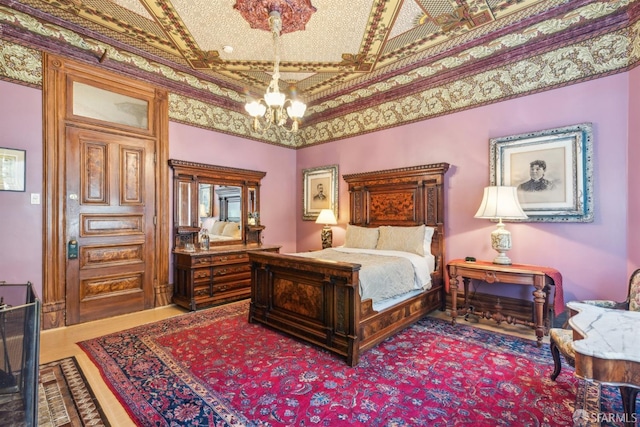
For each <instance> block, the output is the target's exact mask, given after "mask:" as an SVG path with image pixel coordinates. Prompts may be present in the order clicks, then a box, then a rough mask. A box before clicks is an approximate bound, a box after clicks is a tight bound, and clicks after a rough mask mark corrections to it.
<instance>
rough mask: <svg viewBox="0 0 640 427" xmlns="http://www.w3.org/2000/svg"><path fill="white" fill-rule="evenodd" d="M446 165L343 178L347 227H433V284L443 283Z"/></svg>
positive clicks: (415, 167)
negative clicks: (422, 225)
mask: <svg viewBox="0 0 640 427" xmlns="http://www.w3.org/2000/svg"><path fill="white" fill-rule="evenodd" d="M448 169H449V164H448V163H435V164H431V165H422V166H413V167H407V168H399V169H388V170H382V171H376V172H364V173H354V174H348V175H343V176H342V177H343V179H344V180H345V181H346V182H347V184H349V223H350V224H353V225H358V226H361V227H378V226H380V225H398V226H416V225H420V224H425V225H427V226H429V227H434V228H435V232H434V234H433V238H432V240H431V253H432V254H433V255H434V256H435V257H436V272H435V274H434V278H433V279H434V280H438V281H440V283H441V284H442V283H444V229H445V227H444V226H445V216H444V174H445V172H447V170H448Z"/></svg>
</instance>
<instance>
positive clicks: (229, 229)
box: [222, 222, 240, 237]
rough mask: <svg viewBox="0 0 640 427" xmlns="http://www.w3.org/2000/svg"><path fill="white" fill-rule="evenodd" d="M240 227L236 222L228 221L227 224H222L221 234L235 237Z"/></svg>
mask: <svg viewBox="0 0 640 427" xmlns="http://www.w3.org/2000/svg"><path fill="white" fill-rule="evenodd" d="M239 231H240V228H239V227H238V223H237V222H228V223H227V225H225V226H224V230H222V235H223V236H227V237H237V236H238V232H239Z"/></svg>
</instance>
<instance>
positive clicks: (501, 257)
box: [493, 252, 511, 265]
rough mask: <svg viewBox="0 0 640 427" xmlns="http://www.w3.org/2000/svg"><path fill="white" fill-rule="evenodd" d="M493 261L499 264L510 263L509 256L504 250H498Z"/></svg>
mask: <svg viewBox="0 0 640 427" xmlns="http://www.w3.org/2000/svg"><path fill="white" fill-rule="evenodd" d="M493 263H494V264H500V265H511V258H509V257H508V256H507V254H505V253H504V252H500V253H499V254H498V256H497V257H495V258H494V259H493Z"/></svg>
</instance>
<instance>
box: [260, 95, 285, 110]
mask: <svg viewBox="0 0 640 427" xmlns="http://www.w3.org/2000/svg"><path fill="white" fill-rule="evenodd" d="M264 100H265V102H266V103H267V105H268V106H269V107H282V106H283V105H284V100H285V95H284V93H281V92H267V93H265V94H264Z"/></svg>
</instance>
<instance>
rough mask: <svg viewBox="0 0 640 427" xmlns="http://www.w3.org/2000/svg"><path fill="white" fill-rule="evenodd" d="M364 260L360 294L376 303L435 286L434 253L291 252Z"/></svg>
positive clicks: (339, 250)
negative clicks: (423, 254) (433, 284)
mask: <svg viewBox="0 0 640 427" xmlns="http://www.w3.org/2000/svg"><path fill="white" fill-rule="evenodd" d="M291 255H296V256H302V257H306V258H318V259H327V260H331V261H342V262H349V263H355V264H360V265H361V268H360V273H359V276H360V298H361V299H362V300H365V299H368V298H371V299H372V300H373V303H374V304H377V303H380V302H382V301H384V300H388V299H392V298H395V297H398V296H400V295H402V294H405V293H409V292H412V291H415V290H419V289H429V288H431V273H432V272H433V270H434V267H435V259H434V257H433V256H432V255H426V256H420V255H416V254H413V253H409V252H400V251H387V250H377V249H357V248H342V247H341V248H331V249H324V250H322V251H316V252H306V253H296V254H291Z"/></svg>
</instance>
